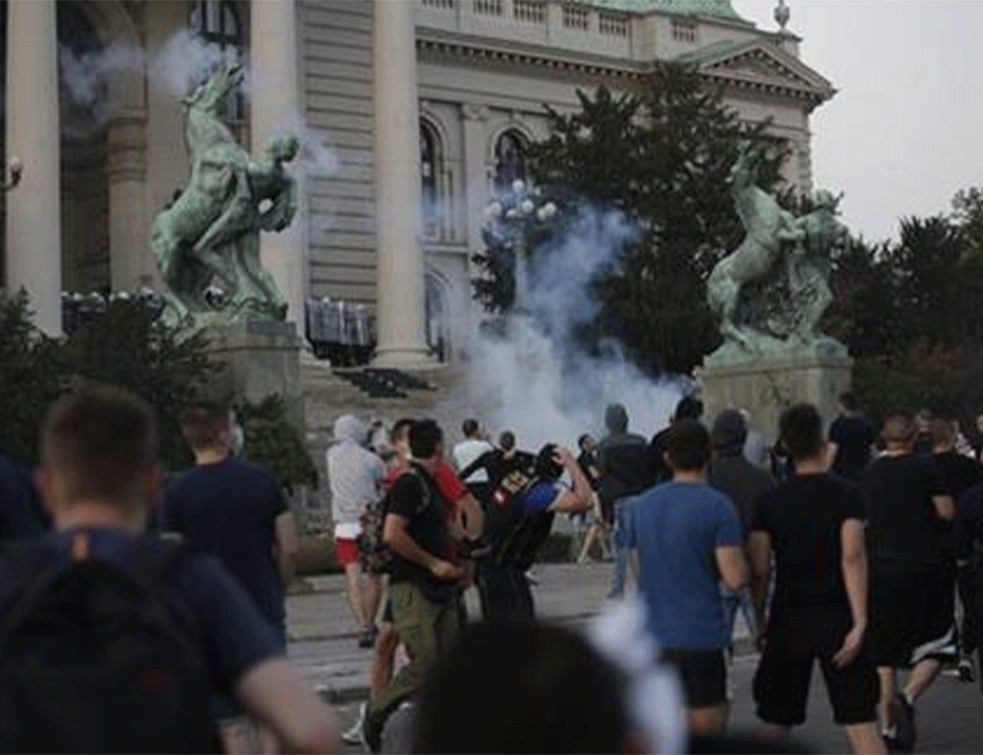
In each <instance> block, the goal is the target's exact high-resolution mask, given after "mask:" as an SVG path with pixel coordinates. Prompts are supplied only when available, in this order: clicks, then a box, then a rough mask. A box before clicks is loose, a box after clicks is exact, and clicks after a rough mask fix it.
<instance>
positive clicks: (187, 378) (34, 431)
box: [0, 292, 317, 491]
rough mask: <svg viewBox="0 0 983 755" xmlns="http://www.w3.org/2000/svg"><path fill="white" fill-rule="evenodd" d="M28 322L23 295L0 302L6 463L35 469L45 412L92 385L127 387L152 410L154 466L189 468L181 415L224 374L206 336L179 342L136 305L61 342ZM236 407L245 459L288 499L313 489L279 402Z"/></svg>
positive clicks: (113, 307) (299, 442)
mask: <svg viewBox="0 0 983 755" xmlns="http://www.w3.org/2000/svg"><path fill="white" fill-rule="evenodd" d="M31 314H32V313H31V310H30V308H29V305H28V299H27V295H26V294H24V293H23V292H21V293H19V294H17V295H15V296H0V385H3V386H4V391H3V394H2V396H0V431H2V439H3V443H4V446H5V448H6V450H7V451H8V452H9V453H10V454H11V456H13V457H14V458H15V459H17V460H18V461H20V462H21V463H24V464H33V463H34V462H36V461H37V448H38V432H39V428H40V423H41V421H42V419H43V417H44V414H45V412H46V411H47V408H48V406H49V405H50V404H51V402H52V401H54V400H55V399H56V398H57V397H58V396H59V395H60V394H61V393H63V392H64V391H66V390H69V389H70V388H71V387H72V385H77V384H79V383H80V382H88V381H92V382H99V383H106V384H109V385H116V386H119V387H121V388H125V389H127V390H129V391H132V392H133V393H135V394H136V395H138V396H140V397H141V398H143V399H144V400H145V401H147V402H148V403H149V404H150V405H151V406H152V407H154V409H155V411H156V413H157V422H158V432H159V434H160V450H161V461H162V462H163V464H164V465H165V466H166V467H167V468H168V469H169V470H171V471H176V470H179V469H183V468H186V467H188V466H189V465H190V464H191V463H192V461H193V458H192V454H191V451H190V449H189V448H188V446H187V444H186V443H185V441H184V438H183V436H182V435H181V428H180V421H179V418H180V413H181V409H182V408H183V407H184V406H185V405H186V404H187V403H189V402H190V401H193V400H195V399H197V398H200V397H201V396H202V395H208V391H207V388H208V385H209V383H210V382H212V381H213V380H214V378H215V377H216V376H217V375H218V373H219V371H220V370H221V367H220V365H218V364H217V363H216V362H214V361H213V360H212V359H211V358H210V357H209V355H208V351H207V341H206V339H205V337H204V336H203V335H201V334H199V335H195V336H192V337H190V338H188V337H183V336H181V334H179V332H178V331H176V330H174V329H172V328H169V327H167V326H166V325H164V324H163V323H161V322H160V320H159V319H158V310H157V309H156V308H154V307H153V306H152V305H151V304H149V303H148V302H146V301H143V300H139V299H116V300H113V301H110V302H109V304H108V305H107V307H106V310H105V312H103V313H101V314H99V315H98V316H95V317H92V318H90V319H87V320H86V321H85V322H83V323H81V324H80V325H79V326H78V327H77V328H76V329H75V330H74V331H72V333H71V334H70V335H68V336H66V337H63V338H59V339H53V338H48V337H46V336H45V335H43V334H42V333H40V332H39V331H38V330H37V329H36V328H35V327H34V325H33V324H32V322H31ZM236 409H237V411H238V414H239V417H240V421H241V422H242V424H243V429H244V430H245V433H246V449H245V455H246V457H247V458H249V459H250V460H253V461H256V462H257V463H260V464H263V465H265V466H266V467H267V468H269V470H270V471H271V472H272V473H273V474H274V475H276V476H277V477H279V479H280V481H281V483H282V484H283V486H284V487H285V488H286V489H287V490H288V491H292V490H293V488H294V487H295V486H297V485H310V486H315V485H316V484H317V473H316V470H315V467H314V463H313V461H312V460H311V458H310V455H309V454H308V452H307V449H306V447H305V445H304V440H303V438H302V436H301V435H300V434H299V433H298V432H297V431H296V430H295V429H294V427H293V426H292V425H290V423H289V422H288V420H287V412H286V407H285V405H284V402H283V401H282V399H280V397H278V396H271V397H268V398H266V399H264V400H263V401H261V402H259V403H257V404H251V403H248V402H240V403H239V404H238V405H237V406H236Z"/></svg>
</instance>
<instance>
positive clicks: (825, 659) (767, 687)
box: [753, 608, 880, 726]
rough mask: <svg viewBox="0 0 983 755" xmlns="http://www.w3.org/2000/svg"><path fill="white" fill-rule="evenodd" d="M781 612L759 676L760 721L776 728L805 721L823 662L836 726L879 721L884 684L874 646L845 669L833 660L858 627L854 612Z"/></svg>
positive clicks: (768, 639) (756, 682)
mask: <svg viewBox="0 0 983 755" xmlns="http://www.w3.org/2000/svg"><path fill="white" fill-rule="evenodd" d="M782 613H783V615H775V614H773V615H772V619H771V621H770V622H769V625H768V632H767V636H766V642H765V648H764V650H763V652H762V654H761V662H760V663H759V664H758V670H757V673H755V675H754V685H753V690H754V701H755V703H756V704H757V706H758V718H760V719H761V720H762V721H764V722H765V723H769V724H775V725H776V726H798V725H800V724H802V723H804V722H805V719H806V704H807V701H808V699H809V683H810V681H811V678H812V667H813V664H814V662H815V661H816V660H818V661H819V667H820V669H822V672H823V678H824V679H825V681H826V693H827V694H828V695H829V702H830V704H831V705H832V707H833V718H834V720H835V721H836V723H837V724H839V725H840V726H851V725H853V724H862V723H868V722H871V721H876V720H877V713H876V708H877V700H878V698H879V697H880V680H879V679H878V677H877V669H876V667H875V666H874V658H873V655H872V653H871V649H870V643H869V642H868V641H865V642H864V645H863V647H862V648H861V650H860V654H859V655H858V656H857V658H856V659H855V660H854V661H853V663H851V664H850V665H848V666H846V667H845V668H837V667H836V666H834V665H833V662H832V658H833V656H834V655H835V654H836V652H837V651H838V650H839V649H840V647H841V646H842V645H843V640H844V638H845V637H846V635H847V633H848V632H849V631H850V628H851V627H852V626H853V620H852V618H851V616H850V612H849V609H847V608H837V609H832V608H800V609H786V611H784V612H782Z"/></svg>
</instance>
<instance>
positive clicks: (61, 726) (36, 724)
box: [0, 388, 339, 753]
mask: <svg viewBox="0 0 983 755" xmlns="http://www.w3.org/2000/svg"><path fill="white" fill-rule="evenodd" d="M39 480H40V490H41V494H42V496H43V498H44V501H45V504H46V508H47V510H48V511H50V512H51V513H52V516H53V519H54V528H55V532H54V533H53V534H51V535H49V536H47V537H45V538H43V539H42V540H40V541H37V542H36V543H31V544H26V545H24V546H22V547H21V548H18V549H16V550H15V551H13V552H12V553H10V554H8V556H7V557H6V558H4V559H3V560H2V561H0V648H2V649H0V674H2V678H3V679H4V684H3V685H2V687H0V698H2V699H0V709H2V710H3V711H4V717H3V721H2V722H0V751H3V752H65V753H72V752H74V753H112V752H159V753H174V752H187V753H199V752H216V751H218V746H219V742H218V737H217V732H216V731H215V726H214V722H213V719H212V715H211V708H210V705H209V703H210V697H211V695H212V694H214V693H217V692H224V693H231V694H233V695H235V697H236V699H237V700H238V701H240V702H241V704H242V705H243V706H244V707H245V708H246V710H247V711H249V713H250V715H252V716H254V717H255V718H256V719H257V720H259V721H261V722H263V724H264V725H265V726H267V727H268V728H269V729H270V730H271V731H272V732H273V733H274V734H275V735H276V737H277V738H278V739H279V741H281V742H283V744H284V745H285V747H287V748H289V749H290V750H291V751H296V752H310V753H315V752H330V751H338V744H339V743H338V739H337V730H336V722H335V720H334V718H333V716H332V715H331V712H330V710H329V709H328V708H327V707H326V706H324V705H323V704H322V703H321V702H320V700H319V699H318V697H317V696H316V695H315V694H314V692H313V691H312V690H310V689H309V688H308V687H307V685H306V684H304V682H303V681H302V680H301V678H300V677H299V675H298V674H297V673H296V672H294V671H293V670H292V669H291V667H290V666H289V665H288V664H287V663H286V661H285V660H284V658H283V649H282V646H281V643H280V642H279V640H278V638H277V637H276V635H275V632H274V630H273V628H272V627H271V626H270V624H269V622H268V621H267V620H266V619H265V618H264V617H263V616H262V615H261V614H260V613H259V611H258V610H257V608H256V606H255V605H254V603H253V601H252V600H250V598H249V596H248V595H247V594H246V593H245V591H244V590H243V589H242V587H240V586H239V585H238V583H237V582H236V581H235V580H234V579H233V578H232V577H231V576H230V575H229V574H228V573H227V572H226V571H225V569H224V568H222V566H221V565H220V564H219V563H218V562H217V561H216V560H215V559H214V558H211V557H208V556H204V555H195V554H193V553H190V552H189V551H187V550H186V549H185V547H184V546H183V545H181V544H180V543H175V542H173V541H166V540H161V539H159V538H157V537H154V536H153V535H149V534H146V533H145V528H146V524H147V521H148V519H149V513H150V507H151V502H152V501H153V500H155V499H156V496H157V494H158V491H159V487H160V481H161V470H160V467H159V465H158V463H157V445H156V431H155V428H154V420H153V415H152V413H151V411H150V409H149V407H147V406H146V405H145V404H144V403H143V402H142V401H140V400H139V399H137V398H135V397H133V396H131V395H130V394H127V393H125V392H122V391H118V390H115V389H110V388H86V389H82V390H80V391H79V392H78V393H74V394H71V395H67V396H65V397H63V398H62V399H60V400H59V401H58V402H57V403H56V404H55V405H54V407H53V408H52V409H51V411H50V412H49V414H48V418H47V421H46V422H45V425H44V428H43V432H42V466H41V470H40V473H39Z"/></svg>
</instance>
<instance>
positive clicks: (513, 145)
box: [495, 130, 526, 194]
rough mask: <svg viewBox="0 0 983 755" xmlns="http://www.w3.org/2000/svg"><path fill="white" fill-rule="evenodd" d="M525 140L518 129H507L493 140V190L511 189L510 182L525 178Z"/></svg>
mask: <svg viewBox="0 0 983 755" xmlns="http://www.w3.org/2000/svg"><path fill="white" fill-rule="evenodd" d="M525 153H526V140H525V138H524V137H523V136H522V134H520V133H519V132H518V131H515V130H509V131H506V132H505V133H504V134H502V135H501V136H500V137H498V141H497V142H495V191H496V193H499V194H501V193H504V192H509V191H511V190H512V183H513V182H514V181H516V180H519V179H522V180H523V181H524V180H525V179H526V157H525Z"/></svg>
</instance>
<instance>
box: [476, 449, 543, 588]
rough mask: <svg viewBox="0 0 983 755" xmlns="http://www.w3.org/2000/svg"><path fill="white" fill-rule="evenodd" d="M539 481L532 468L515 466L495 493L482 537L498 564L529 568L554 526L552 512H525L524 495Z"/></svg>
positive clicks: (523, 569) (524, 569) (523, 568)
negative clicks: (529, 513) (534, 513)
mask: <svg viewBox="0 0 983 755" xmlns="http://www.w3.org/2000/svg"><path fill="white" fill-rule="evenodd" d="M537 481H538V480H537V478H536V477H535V476H534V475H533V472H532V470H531V469H529V468H522V469H516V470H514V471H513V472H511V473H510V474H509V475H507V476H506V477H505V479H504V480H502V482H501V484H500V485H499V487H498V488H497V489H496V490H495V492H494V493H492V497H491V504H490V506H489V510H488V514H487V515H486V517H485V532H484V535H483V539H484V540H485V542H486V543H487V544H488V545H489V546H490V548H491V554H490V555H491V558H492V559H494V560H495V562H496V563H498V564H499V565H505V564H512V565H515V566H518V567H519V568H520V569H521V570H522V571H527V570H528V569H529V567H531V566H532V564H533V561H535V560H536V555H537V553H538V552H539V549H540V547H541V546H542V544H543V542H544V541H545V540H546V538H547V537H548V536H549V533H550V530H551V529H552V528H553V519H554V517H555V514H554V513H553V512H552V511H544V512H542V513H539V514H536V515H535V516H526V515H525V514H524V513H523V511H522V501H523V497H524V496H525V494H526V493H527V492H528V491H529V489H530V488H532V486H533V485H535V484H536V482H537Z"/></svg>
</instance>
